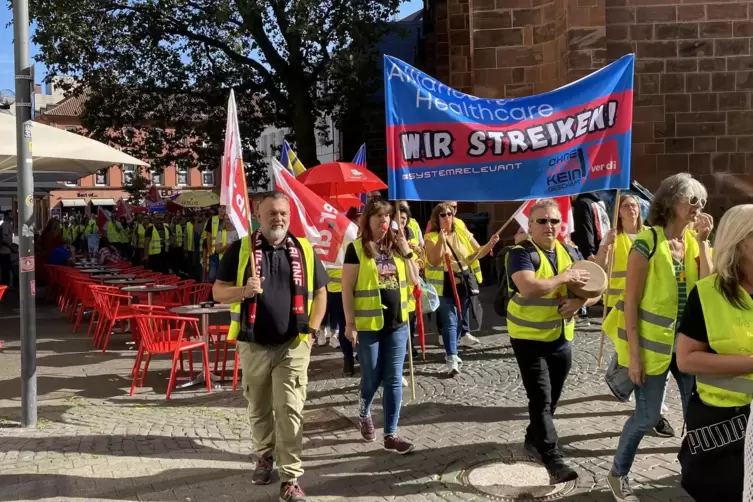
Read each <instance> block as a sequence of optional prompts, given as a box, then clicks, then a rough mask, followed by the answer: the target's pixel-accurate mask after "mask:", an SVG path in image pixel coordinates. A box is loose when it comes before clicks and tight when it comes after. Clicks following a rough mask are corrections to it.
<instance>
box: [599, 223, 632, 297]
mask: <svg viewBox="0 0 753 502" xmlns="http://www.w3.org/2000/svg"><path fill="white" fill-rule="evenodd" d="M632 246H633V243H632V241H631V240H630V237H629V236H628V234H626V233H625V232H620V233H619V234H617V237H616V238H615V240H614V254H613V255H612V256H614V258H613V259H614V263H613V264H612V279H611V280H610V281H609V298H608V299H607V306H608V307H614V306H615V305H617V302H618V301H619V299H620V296H621V295H622V292H623V291H624V290H625V279H626V278H627V263H628V255H629V254H630V248H631V247H632ZM605 296H606V295H605Z"/></svg>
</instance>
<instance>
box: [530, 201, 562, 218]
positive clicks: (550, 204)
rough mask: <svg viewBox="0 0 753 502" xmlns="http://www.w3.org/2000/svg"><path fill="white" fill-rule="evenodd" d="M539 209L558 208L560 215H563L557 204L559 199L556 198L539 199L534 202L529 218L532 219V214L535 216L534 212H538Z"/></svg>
mask: <svg viewBox="0 0 753 502" xmlns="http://www.w3.org/2000/svg"><path fill="white" fill-rule="evenodd" d="M539 209H556V210H557V212H558V213H560V216H562V214H561V212H560V206H559V204H557V201H556V200H554V199H539V200H537V201H536V202H534V203H533V205H532V206H531V210H530V211H528V219H531V216H533V213H534V212H536V211H537V210H539Z"/></svg>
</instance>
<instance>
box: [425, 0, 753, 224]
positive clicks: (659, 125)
mask: <svg viewBox="0 0 753 502" xmlns="http://www.w3.org/2000/svg"><path fill="white" fill-rule="evenodd" d="M424 35H425V58H424V61H423V65H422V69H424V70H425V71H426V72H427V73H429V74H431V75H433V76H435V77H437V78H438V79H439V80H441V81H442V82H444V83H446V84H447V85H449V86H451V87H454V88H457V89H459V90H461V91H463V92H466V93H470V94H474V95H476V96H480V97H485V98H514V97H519V96H527V95H531V94H538V93H542V92H547V91H550V90H552V89H555V88H557V87H560V86H562V85H564V84H566V83H568V82H572V81H574V80H576V79H578V78H580V77H582V76H584V75H587V74H588V73H591V72H592V71H594V70H596V69H599V68H601V67H603V66H604V65H606V64H608V63H610V62H612V61H614V60H616V59H618V58H619V57H621V56H623V55H625V54H629V53H635V54H636V56H637V59H636V67H635V71H636V75H635V99H634V102H635V107H634V112H633V114H634V118H633V123H634V127H633V162H632V173H633V178H634V179H635V180H637V181H638V182H640V183H641V184H643V185H645V186H646V187H647V188H649V189H651V190H654V189H655V188H656V187H657V185H658V183H659V182H660V181H661V180H662V179H663V178H665V177H666V176H668V175H670V174H674V173H677V172H681V171H689V172H691V173H692V174H693V176H695V177H697V178H698V179H700V180H701V181H702V182H703V183H704V184H705V185H706V187H707V188H708V190H709V198H710V201H709V212H710V213H711V214H712V215H714V216H715V217H717V218H718V217H719V216H720V215H721V213H722V212H723V210H724V209H725V208H729V207H730V206H732V205H734V204H739V203H743V202H747V201H750V197H751V194H752V193H753V177H751V174H753V113H751V111H752V110H751V108H752V107H753V103H752V102H751V91H753V52H752V51H753V42H751V37H753V4H749V3H748V2H747V1H734V0H722V1H709V0H706V1H704V0H697V1H696V0H690V1H687V0H682V1H680V0H473V1H470V0H427V2H426V11H425V14H424ZM516 206H517V204H504V205H500V204H478V207H477V208H476V209H477V210H481V211H488V212H489V213H490V214H491V215H492V226H494V225H497V224H499V223H500V222H503V221H505V220H506V219H507V218H508V217H509V216H510V214H511V211H514V209H515V207H516ZM462 209H463V208H462V207H461V210H462Z"/></svg>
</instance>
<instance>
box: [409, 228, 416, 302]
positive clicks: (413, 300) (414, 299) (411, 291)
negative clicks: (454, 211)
mask: <svg viewBox="0 0 753 502" xmlns="http://www.w3.org/2000/svg"><path fill="white" fill-rule="evenodd" d="M410 223H415V227H416V228H415V229H414V228H413V226H412V225H411V224H410ZM410 223H409V224H408V227H410V229H411V230H412V231H413V238H412V239H408V244H410V245H411V246H418V233H417V230H418V223H416V220H414V219H412V218H411V220H410ZM417 258H418V257H417V256H416V255H415V253H414V255H413V258H412V259H413V260H416V259H417ZM415 311H416V297H415V296H413V286H411V285H410V284H408V312H415Z"/></svg>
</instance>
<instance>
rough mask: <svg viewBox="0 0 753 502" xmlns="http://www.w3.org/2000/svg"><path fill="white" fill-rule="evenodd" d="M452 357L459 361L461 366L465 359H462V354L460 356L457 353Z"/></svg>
mask: <svg viewBox="0 0 753 502" xmlns="http://www.w3.org/2000/svg"><path fill="white" fill-rule="evenodd" d="M451 357H452V358H453V359H455V361H457V363H458V366H460V365H462V364H463V360H462V359H460V356H458V355H457V354H455V355H453V356H451Z"/></svg>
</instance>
